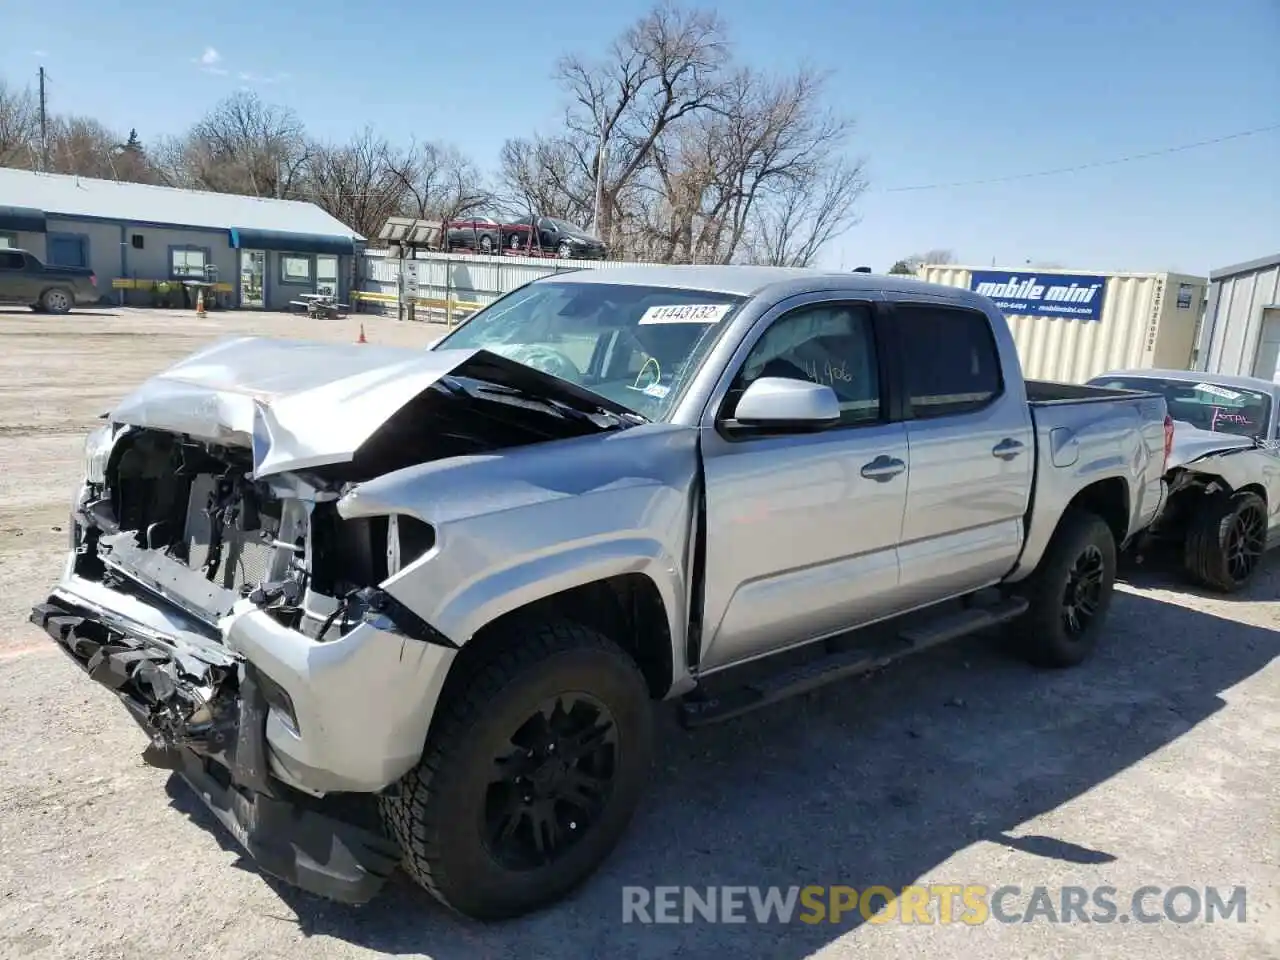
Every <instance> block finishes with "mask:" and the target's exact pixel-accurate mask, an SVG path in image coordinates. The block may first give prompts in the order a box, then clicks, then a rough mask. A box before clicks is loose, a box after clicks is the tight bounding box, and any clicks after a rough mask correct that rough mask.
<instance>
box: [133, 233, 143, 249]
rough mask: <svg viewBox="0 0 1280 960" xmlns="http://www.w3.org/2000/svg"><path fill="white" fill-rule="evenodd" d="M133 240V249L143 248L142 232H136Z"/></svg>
mask: <svg viewBox="0 0 1280 960" xmlns="http://www.w3.org/2000/svg"><path fill="white" fill-rule="evenodd" d="M131 240H132V243H133V249H135V250H141V249H142V244H143V240H142V234H140V233H135V234H134V235H133V237H132V238H131Z"/></svg>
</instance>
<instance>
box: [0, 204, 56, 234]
mask: <svg viewBox="0 0 1280 960" xmlns="http://www.w3.org/2000/svg"><path fill="white" fill-rule="evenodd" d="M0 230H21V231H23V232H24V233H45V232H47V231H46V230H45V223H44V211H43V210H37V209H36V208H35V207H0Z"/></svg>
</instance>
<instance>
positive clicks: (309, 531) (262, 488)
mask: <svg viewBox="0 0 1280 960" xmlns="http://www.w3.org/2000/svg"><path fill="white" fill-rule="evenodd" d="M339 351H340V352H339ZM424 357H425V358H429V359H424ZM289 363H304V364H305V365H307V369H305V370H299V369H295V368H293V367H290V366H289V365H288V364H289ZM634 422H637V420H636V418H634V416H633V415H630V414H628V413H627V412H626V411H625V410H623V409H622V408H614V407H612V406H611V405H610V404H608V402H607V401H603V400H601V399H599V398H596V397H594V395H592V394H590V393H588V392H587V391H584V390H581V389H579V388H574V387H572V386H571V385H568V384H562V383H561V382H560V381H556V380H554V378H551V377H547V376H546V375H543V374H540V373H538V372H537V371H534V370H531V369H529V368H527V367H522V366H520V365H519V364H515V363H513V362H511V361H507V360H503V359H502V358H499V357H496V356H494V355H491V354H488V353H485V352H483V351H453V352H440V353H432V354H417V353H400V352H391V351H384V352H382V354H381V355H373V354H369V353H363V352H361V351H350V350H348V349H344V348H334V347H315V346H314V345H301V346H299V347H298V353H297V355H295V354H294V353H293V352H292V351H291V350H290V349H289V345H288V344H282V343H281V342H278V341H277V342H271V341H255V340H239V341H232V342H230V344H222V345H219V346H217V347H215V348H212V349H211V350H209V351H206V352H204V353H202V354H198V355H196V356H195V357H192V358H190V359H188V360H187V361H184V362H183V363H181V364H179V365H178V366H176V367H174V368H173V369H171V370H170V371H167V372H166V373H165V374H161V375H160V376H159V377H157V378H155V379H153V380H152V381H149V382H148V383H147V384H146V385H144V386H143V388H141V389H140V390H139V391H137V392H136V393H135V394H133V395H131V396H130V397H128V398H126V400H125V401H124V402H122V404H121V405H120V406H119V407H118V408H117V410H116V411H114V412H113V413H112V415H111V416H110V420H109V422H108V423H107V424H106V425H104V426H103V427H102V428H100V429H99V430H97V431H95V432H94V433H93V434H92V435H91V436H90V438H89V441H88V443H87V445H86V451H85V453H86V457H85V460H86V463H85V472H86V477H85V483H84V486H83V488H82V490H81V493H80V496H79V497H78V498H77V502H76V504H75V508H74V510H73V517H72V525H71V541H72V542H71V553H70V555H69V557H68V559H67V566H66V569H65V571H64V575H63V577H62V580H61V581H60V583H59V584H58V585H57V586H56V587H55V589H54V590H53V592H52V593H51V595H50V596H49V597H48V599H47V600H46V601H45V602H44V603H41V604H39V605H37V606H36V607H35V608H34V609H33V611H32V616H31V619H32V621H33V622H34V623H36V624H37V625H38V626H40V627H41V628H42V629H44V630H45V631H46V632H47V633H48V634H49V635H50V636H51V637H52V638H53V639H54V640H56V641H57V642H58V643H59V645H60V646H61V647H62V649H63V650H64V651H65V652H66V653H68V654H69V655H70V656H71V657H72V658H73V659H74V660H75V661H76V662H77V663H78V664H79V665H80V666H81V667H82V668H83V669H85V670H86V672H88V674H89V676H90V677H91V678H92V679H94V680H96V681H98V682H99V683H102V684H103V685H104V686H106V687H108V688H109V689H111V690H112V691H114V692H115V693H116V695H117V696H118V697H119V698H120V700H121V701H122V702H123V703H124V705H125V706H126V708H127V709H128V710H129V712H130V713H131V715H132V716H133V717H134V718H135V720H137V722H138V723H139V724H140V725H141V726H142V728H143V729H144V730H145V731H146V732H147V734H148V736H149V738H150V740H151V743H150V745H149V746H148V747H147V749H146V751H145V752H144V757H145V759H146V760H147V761H148V762H149V763H152V764H153V765H156V766H159V767H163V768H166V769H172V770H175V771H177V772H178V773H180V774H181V775H182V776H183V777H184V778H185V779H186V780H187V781H188V782H189V783H190V784H191V785H192V786H193V787H194V789H195V790H196V791H197V793H198V794H199V795H200V796H201V798H202V799H203V800H204V802H205V803H206V804H207V805H208V806H209V808H210V809H211V810H212V811H213V812H214V814H215V815H216V816H217V818H218V819H219V821H220V822H222V823H223V825H224V826H226V827H227V828H228V829H229V830H230V831H231V832H232V834H233V835H234V836H235V837H236V839H237V840H238V841H239V842H240V843H241V845H242V846H244V847H245V848H246V850H248V852H249V853H250V854H251V855H252V856H253V857H254V858H255V859H256V860H257V861H258V863H259V864H260V865H261V867H262V868H263V869H264V870H265V871H267V872H268V873H271V874H274V875H276V876H278V877H281V878H282V879H284V880H287V881H289V882H291V883H294V884H296V885H298V886H300V887H303V888H305V889H307V890H310V891H312V892H315V893H318V894H320V895H322V896H327V897H330V898H333V899H337V900H342V901H346V902H352V903H359V902H364V901H365V900H367V899H369V898H370V897H371V896H373V894H374V893H375V892H376V891H377V890H378V889H379V888H380V886H381V885H382V883H383V882H384V880H385V878H386V877H387V876H388V875H389V873H390V872H391V870H392V869H393V868H394V867H395V865H396V863H397V862H398V859H399V851H398V849H397V848H396V846H395V844H394V843H392V842H391V841H390V840H389V839H387V838H386V837H385V835H384V834H383V833H382V832H381V830H380V828H379V827H378V825H377V821H376V818H375V817H373V816H371V813H372V811H371V810H370V809H369V808H370V807H371V805H370V804H365V805H363V806H362V805H361V804H358V803H355V804H353V803H351V802H350V801H351V800H352V798H353V797H363V798H364V799H366V800H367V799H368V798H369V797H370V796H371V795H372V794H375V793H377V792H378V791H381V790H383V789H386V788H387V787H389V786H391V785H393V784H395V783H396V781H397V780H398V779H399V778H400V777H401V776H402V775H403V774H404V773H405V772H406V771H407V770H409V769H410V768H411V767H412V766H413V764H414V763H415V762H416V761H417V759H418V757H419V755H420V753H421V750H422V747H423V743H424V741H425V737H426V732H427V727H428V724H429V722H430V719H431V715H432V712H433V710H434V706H435V702H436V699H437V698H438V696H439V694H440V690H441V688H442V685H443V682H444V678H445V676H446V674H447V672H448V668H449V666H450V664H451V662H452V659H453V656H454V654H455V653H456V651H457V649H458V646H459V644H460V643H461V642H463V641H465V639H466V638H450V637H447V636H445V635H444V634H443V633H441V632H440V631H438V630H436V629H435V628H433V627H432V626H431V624H429V623H427V622H426V621H425V620H424V619H423V618H422V617H421V616H420V615H419V614H418V613H417V612H415V611H414V610H412V609H410V608H409V607H408V606H406V605H405V604H403V603H401V602H400V601H398V600H396V599H395V598H394V597H392V596H391V595H390V594H389V593H387V592H386V591H385V590H384V589H383V588H382V586H381V584H382V583H383V581H385V580H386V579H387V578H388V577H390V576H392V575H394V574H395V573H397V572H398V571H400V570H401V569H403V568H405V567H407V566H408V565H410V564H412V563H414V562H416V561H418V560H420V559H422V558H424V557H427V556H428V555H429V554H430V553H431V552H432V551H433V550H434V549H435V548H436V543H435V531H433V530H432V529H431V528H430V527H429V526H428V525H427V524H425V523H423V522H422V521H420V520H417V519H415V518H413V517H410V516H407V515H404V516H398V515H388V516H376V517H361V518H358V519H352V520H347V519H344V518H343V517H342V516H340V514H339V512H338V509H337V503H338V500H339V499H340V498H341V497H342V496H343V495H344V494H345V493H348V492H350V490H351V489H352V488H353V486H354V485H356V484H358V483H360V482H361V481H363V480H367V479H372V478H374V477H377V476H381V475H383V474H385V473H388V472H391V471H394V470H397V469H400V468H402V467H406V466H410V465H413V464H417V463H423V462H426V461H430V460H438V459H443V458H446V457H455V456H461V455H476V454H487V453H492V452H494V451H497V450H501V449H504V448H508V447H513V446H519V445H522V444H528V443H536V442H541V441H546V440H553V439H559V438H568V437H573V436H581V435H584V434H588V433H593V432H603V431H609V430H616V429H622V428H625V427H626V426H629V425H630V424H632V423H634Z"/></svg>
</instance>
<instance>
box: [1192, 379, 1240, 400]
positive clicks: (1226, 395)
mask: <svg viewBox="0 0 1280 960" xmlns="http://www.w3.org/2000/svg"><path fill="white" fill-rule="evenodd" d="M1193 389H1195V390H1199V391H1200V392H1201V393H1207V394H1209V396H1211V397H1222V398H1223V399H1224V400H1239V399H1240V397H1241V396H1242V394H1239V393H1236V392H1235V391H1234V390H1228V389H1227V388H1226V387H1220V386H1218V385H1217V384H1216V383H1197V384H1196V385H1195V387H1194V388H1193Z"/></svg>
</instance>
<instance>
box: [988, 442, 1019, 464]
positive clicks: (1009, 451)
mask: <svg viewBox="0 0 1280 960" xmlns="http://www.w3.org/2000/svg"><path fill="white" fill-rule="evenodd" d="M1021 452H1022V444H1021V443H1019V442H1018V441H1017V440H1014V439H1013V438H1012V437H1005V438H1004V439H1003V440H1001V441H1000V442H999V443H997V444H996V445H995V446H994V447H992V448H991V455H992V456H993V457H999V458H1000V459H1001V460H1012V459H1013V458H1014V457H1016V456H1017V455H1018V454H1020V453H1021Z"/></svg>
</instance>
